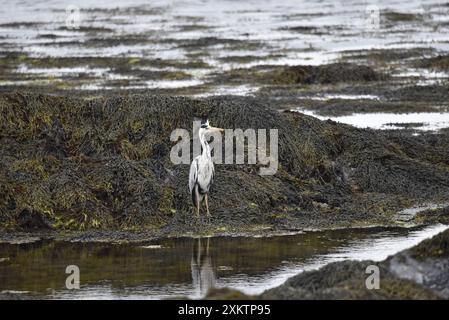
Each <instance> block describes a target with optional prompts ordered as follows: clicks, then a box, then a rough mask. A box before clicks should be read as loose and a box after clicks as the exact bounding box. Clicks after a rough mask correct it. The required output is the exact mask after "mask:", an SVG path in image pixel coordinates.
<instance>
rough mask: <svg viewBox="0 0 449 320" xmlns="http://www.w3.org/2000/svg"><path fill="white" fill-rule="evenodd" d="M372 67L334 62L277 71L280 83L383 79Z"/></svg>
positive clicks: (323, 82)
mask: <svg viewBox="0 0 449 320" xmlns="http://www.w3.org/2000/svg"><path fill="white" fill-rule="evenodd" d="M381 77H382V76H381V75H379V74H377V73H376V72H375V71H374V70H373V69H372V68H371V67H368V66H364V65H356V64H351V63H332V64H326V65H319V66H307V65H304V66H291V67H286V68H284V69H282V70H281V71H277V72H276V73H275V75H274V82H275V83H278V84H316V83H318V84H329V83H338V82H360V81H377V80H380V79H381Z"/></svg>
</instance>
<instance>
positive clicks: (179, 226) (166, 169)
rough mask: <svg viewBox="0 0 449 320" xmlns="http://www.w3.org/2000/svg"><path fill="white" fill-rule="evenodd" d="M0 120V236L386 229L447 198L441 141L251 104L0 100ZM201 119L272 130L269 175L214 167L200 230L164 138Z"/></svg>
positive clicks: (182, 174) (184, 176) (146, 98)
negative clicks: (407, 212) (402, 213)
mask: <svg viewBox="0 0 449 320" xmlns="http://www.w3.org/2000/svg"><path fill="white" fill-rule="evenodd" d="M0 114H1V117H2V119H4V121H2V122H1V123H0V142H1V143H0V163H1V166H0V188H1V189H0V190H1V192H0V227H1V228H3V229H7V230H12V231H14V230H19V229H20V228H22V229H23V228H25V229H27V228H30V229H33V228H35V227H44V225H45V226H47V227H51V228H53V229H55V230H58V231H59V230H94V229H109V230H125V229H126V230H129V229H141V228H146V229H152V230H159V231H160V232H161V233H165V234H180V233H184V232H206V231H207V232H214V230H215V229H217V230H219V229H220V228H232V229H238V230H241V231H242V230H243V231H244V230H245V228H252V227H253V226H256V225H268V226H271V227H273V228H280V229H282V228H286V229H292V228H293V229H301V228H306V227H307V228H311V227H313V228H321V227H336V226H347V225H360V224H363V225H370V224H376V225H378V224H391V223H395V220H394V216H395V215H394V212H396V211H397V210H400V209H403V208H404V207H407V206H410V205H411V204H413V203H419V202H422V201H424V199H425V200H426V201H432V200H435V201H439V200H441V199H442V198H444V197H447V195H448V194H449V170H447V169H448V168H447V166H448V165H449V164H448V163H447V161H445V160H444V159H447V150H448V148H446V146H447V145H449V138H448V137H447V135H446V134H441V135H432V138H421V137H411V136H407V137H400V136H398V135H393V134H391V135H390V134H388V133H385V132H375V131H372V130H362V129H357V128H353V127H351V126H348V125H342V124H338V123H336V122H332V121H320V120H318V119H316V118H313V117H310V116H306V115H303V114H300V113H295V112H279V111H277V110H276V109H274V108H271V107H270V105H267V103H266V102H265V101H261V100H258V99H252V98H246V97H213V98H208V99H197V100H194V99H188V98H184V97H170V96H151V95H130V96H115V97H110V98H98V99H86V100H84V99H73V98H66V97H52V96H46V95H39V94H30V93H5V94H1V95H0ZM204 115H208V116H209V118H210V120H211V122H212V123H213V124H215V125H217V126H221V127H224V128H241V129H243V130H245V129H248V128H256V129H259V128H265V129H278V130H279V168H278V171H277V173H276V174H275V175H273V176H260V175H259V174H258V168H259V167H260V166H261V164H257V165H247V164H245V165H239V166H236V165H217V166H216V180H215V183H214V186H213V189H212V190H211V194H210V198H211V203H210V205H211V211H212V215H213V217H212V221H211V222H212V223H200V222H194V221H192V219H191V208H190V197H189V194H188V188H187V181H188V171H189V166H188V165H174V164H173V163H172V162H171V161H170V156H169V155H170V150H171V147H172V146H173V144H174V143H173V142H171V141H170V134H171V132H172V130H173V129H175V128H184V129H187V130H189V131H190V130H191V128H192V120H193V119H194V118H195V117H200V116H204ZM426 139H427V140H426ZM431 139H433V142H432V143H429V142H430V141H431ZM24 210H26V211H24ZM27 215H30V216H32V218H31V219H30V221H28V220H27V219H26V216H27ZM35 215H40V216H41V219H37V218H36V217H34V216H35ZM276 217H282V219H281V218H276ZM392 219H393V220H392ZM43 222H45V223H43ZM161 230H162V231H161Z"/></svg>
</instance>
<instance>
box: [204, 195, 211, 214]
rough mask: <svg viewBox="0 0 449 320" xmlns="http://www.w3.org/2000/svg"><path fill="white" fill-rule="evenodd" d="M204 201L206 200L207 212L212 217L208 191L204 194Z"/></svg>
mask: <svg viewBox="0 0 449 320" xmlns="http://www.w3.org/2000/svg"><path fill="white" fill-rule="evenodd" d="M204 201H205V202H206V212H207V215H208V216H209V217H210V212H209V198H208V196H207V193H206V195H205V196H204Z"/></svg>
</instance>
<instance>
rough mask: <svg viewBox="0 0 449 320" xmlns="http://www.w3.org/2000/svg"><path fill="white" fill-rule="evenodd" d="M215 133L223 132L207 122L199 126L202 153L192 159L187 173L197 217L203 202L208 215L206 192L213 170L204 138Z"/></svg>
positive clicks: (207, 145)
mask: <svg viewBox="0 0 449 320" xmlns="http://www.w3.org/2000/svg"><path fill="white" fill-rule="evenodd" d="M217 131H220V132H223V129H220V128H214V127H211V126H210V125H209V121H208V120H207V121H205V122H204V123H202V124H201V127H200V129H199V131H198V135H199V139H200V142H201V147H202V152H201V155H199V156H197V157H195V158H194V159H193V161H192V164H191V165H190V173H189V190H190V194H191V197H192V203H193V205H194V207H195V208H196V213H197V216H199V210H200V205H201V204H202V203H203V201H204V202H205V204H206V210H207V214H208V215H210V213H209V204H208V192H209V189H210V187H211V185H212V183H213V179H214V174H215V168H214V163H213V161H212V157H211V153H210V147H209V144H208V142H207V139H206V136H207V134H209V133H212V132H217Z"/></svg>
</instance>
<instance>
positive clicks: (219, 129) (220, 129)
mask: <svg viewBox="0 0 449 320" xmlns="http://www.w3.org/2000/svg"><path fill="white" fill-rule="evenodd" d="M209 130H211V131H212V132H220V133H224V131H225V129H222V128H216V127H209Z"/></svg>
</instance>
